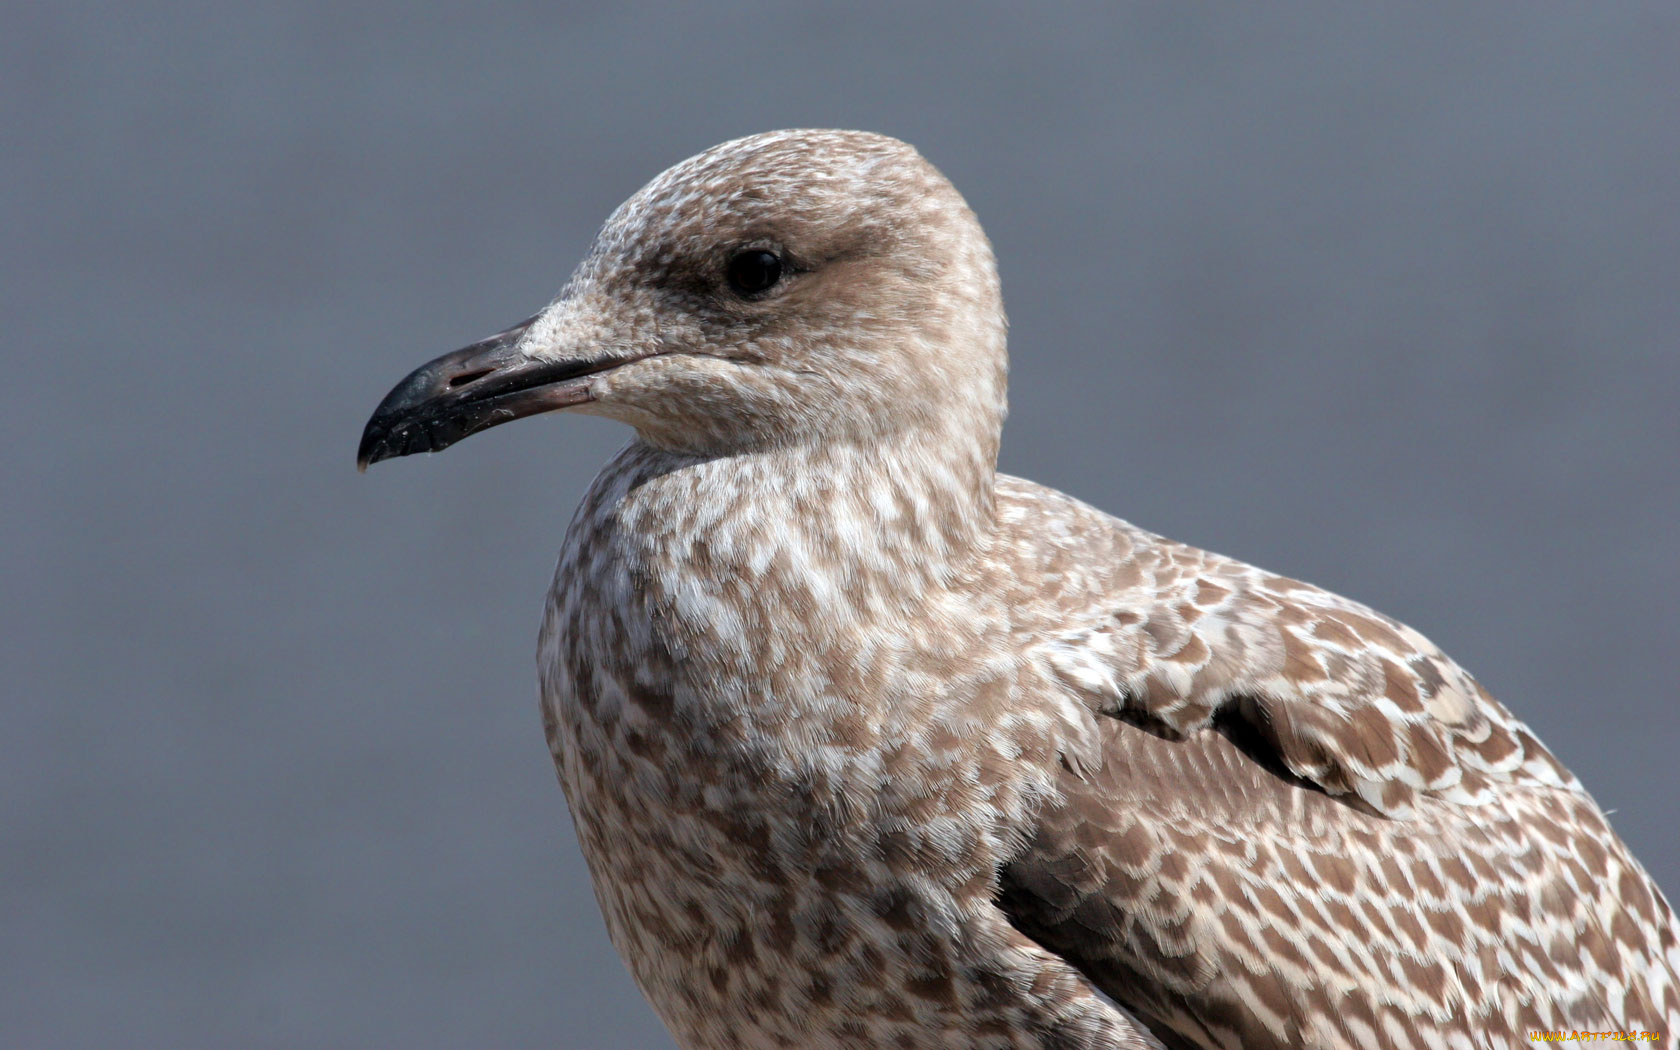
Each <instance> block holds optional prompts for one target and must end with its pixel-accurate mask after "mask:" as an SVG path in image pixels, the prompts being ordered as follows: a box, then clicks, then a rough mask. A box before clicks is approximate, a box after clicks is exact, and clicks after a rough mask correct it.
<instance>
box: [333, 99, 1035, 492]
mask: <svg viewBox="0 0 1680 1050" xmlns="http://www.w3.org/2000/svg"><path fill="white" fill-rule="evenodd" d="M1004 323H1005V322H1004V317H1003V309H1002V302H1001V298H1000V296H999V292H998V281H997V272H996V266H995V263H994V261H993V257H992V252H991V246H990V245H989V244H988V242H987V240H986V237H985V234H984V233H983V232H982V231H981V229H980V225H979V223H978V222H977V221H976V219H975V218H974V215H973V213H972V212H971V211H970V210H969V208H968V206H967V204H966V203H965V202H964V201H963V199H962V197H961V196H960V195H959V194H958V193H957V191H956V189H955V188H954V187H953V186H952V185H951V184H950V182H949V181H947V180H946V179H945V177H944V176H943V175H941V174H940V173H939V172H938V171H937V170H936V169H935V168H934V167H933V166H932V165H931V164H929V163H928V162H927V161H926V160H924V159H923V158H922V157H921V156H920V154H918V153H917V152H916V151H915V150H914V149H913V148H912V147H910V146H908V145H906V144H905V143H903V142H900V141H898V140H896V139H892V138H888V137H886V136H883V135H875V134H867V133H863V132H852V131H782V132H770V133H767V134H762V135H754V136H752V137H749V138H744V139H738V140H736V141H733V142H727V143H724V144H723V145H720V146H717V147H714V148H712V149H710V150H707V151H706V152H704V153H701V154H699V155H698V156H695V157H692V158H690V159H689V160H686V161H683V162H682V163H680V164H678V165H676V166H675V167H673V168H671V169H669V170H667V171H666V172H664V173H663V174H661V175H660V176H659V177H658V178H656V179H654V180H653V181H652V182H651V183H649V184H648V185H647V186H645V187H643V188H642V189H641V190H640V191H639V192H637V193H636V194H635V195H634V196H632V197H631V198H630V199H629V200H628V201H626V202H625V203H624V204H623V205H621V206H620V207H619V208H618V209H617V210H616V211H615V212H614V213H613V214H612V215H611V217H609V218H608V219H607V222H606V224H605V225H604V226H603V227H602V229H601V232H600V233H599V234H598V235H597V236H596V238H595V241H594V243H593V245H592V246H591V249H590V251H589V254H588V255H587V257H585V259H584V260H583V262H582V263H581V264H580V265H579V266H578V268H577V270H576V272H575V273H574V274H573V275H572V278H571V280H570V281H568V282H567V284H566V286H565V288H564V290H563V291H562V292H561V294H560V296H559V297H558V298H557V299H556V300H555V301H554V302H552V303H551V304H550V305H549V306H548V307H547V308H546V309H544V310H543V311H542V312H541V313H538V314H537V315H536V316H534V317H532V318H530V319H529V320H526V321H524V322H522V323H520V324H518V325H515V326H514V327H512V328H509V329H507V330H506V331H504V332H501V333H499V334H497V335H495V336H492V337H491V338H489V339H486V340H483V341H481V342H478V343H474V344H473V345H471V346H468V347H466V348H464V349H461V350H457V351H455V352H453V353H450V354H445V355H443V356H442V357H439V358H437V359H436V360H433V361H431V362H429V363H428V364H425V365H423V366H421V367H420V368H418V369H416V370H415V371H414V372H412V373H411V374H410V375H409V376H408V377H407V378H405V379H404V380H403V381H402V382H401V383H399V384H398V385H397V386H396V387H395V388H394V389H393V390H392V391H391V392H390V394H388V395H387V396H386V397H385V399H384V401H383V402H381V403H380V405H379V407H378V409H377V410H376V411H375V412H374V414H373V417H372V418H371V419H370V420H369V421H368V424H367V427H366V429H365V431H364V433H363V435H362V441H361V446H360V449H359V451H358V453H357V461H358V464H359V466H361V467H363V468H366V467H367V466H368V465H369V464H371V463H375V462H378V461H379V460H382V459H389V458H392V457H395V456H404V455H409V454H412V453H415V452H435V451H439V450H441V449H443V448H446V447H448V446H449V445H452V444H454V443H455V442H457V441H459V440H461V439H462V438H465V437H468V436H470V435H472V434H475V433H477V432H479V431H481V430H485V429H488V428H490V427H493V426H496V425H498V424H501V423H505V422H509V421H511V420H514V419H519V418H522V417H524V416H528V415H533V414H536V413H539V412H548V411H555V410H559V409H569V410H573V411H580V412H589V413H593V414H597V415H603V416H608V417H611V418H614V419H618V420H621V421H623V422H625V423H628V424H630V425H631V426H633V427H635V428H636V430H637V432H638V434H639V435H640V437H641V439H642V440H643V441H645V442H647V443H648V444H650V445H654V446H656V447H660V448H666V449H670V450H673V451H680V452H687V453H694V454H700V455H717V454H730V453H733V452H737V451H744V450H752V449H757V448H765V447H777V446H787V445H797V444H801V443H816V442H822V443H840V442H844V443H853V444H861V445H865V446H868V445H869V444H871V443H874V442H930V441H939V440H950V441H951V442H953V443H959V442H960V443H962V444H964V445H966V446H968V447H969V448H970V449H971V450H972V449H973V448H975V447H976V446H978V447H979V448H981V449H983V450H985V451H984V455H986V456H989V457H992V458H993V459H995V455H996V446H997V436H998V430H999V428H1000V426H1001V423H1002V417H1003V409H1004V371H1005V353H1004Z"/></svg>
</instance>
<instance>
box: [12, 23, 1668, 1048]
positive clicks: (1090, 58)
mask: <svg viewBox="0 0 1680 1050" xmlns="http://www.w3.org/2000/svg"><path fill="white" fill-rule="evenodd" d="M1027 6H1028V5H1011V6H1010V7H985V6H980V7H976V6H973V5H969V4H956V3H953V4H948V5H943V6H940V7H921V6H915V7H914V8H913V9H905V7H906V5H900V4H888V5H865V6H863V7H853V8H851V9H848V10H844V11H842V10H839V9H836V10H831V11H829V12H827V13H814V12H811V11H805V10H797V9H794V8H791V7H789V6H787V5H785V4H764V5H758V6H741V7H731V8H728V9H717V10H713V11H710V12H701V11H698V10H695V9H694V8H692V7H673V8H652V7H646V8H644V7H623V6H613V5H589V6H585V7H579V8H576V9H568V8H567V7H565V6H563V5H556V4H550V3H545V4H538V5H531V6H530V7H529V8H528V9H524V10H520V9H516V8H514V7H497V8H495V9H489V8H483V9H472V10H465V9H463V10H454V11H451V10H446V9H445V8H443V7H440V6H418V5H397V4H393V5H390V6H387V7H369V6H365V5H350V6H348V7H346V6H344V5H342V4H336V3H334V4H325V3H312V4H287V5H284V6H281V5H272V4H240V5H234V4H206V5H204V6H202V7H194V6H189V5H184V4H183V5H178V6H158V5H153V4H144V3H140V4H137V3H122V4H117V3H56V4H53V5H45V4H39V5H31V6H30V7H28V8H26V7H25V6H24V5H21V4H18V5H11V6H9V7H8V8H7V11H6V13H5V15H4V16H3V18H4V24H3V26H0V30H3V31H0V77H3V78H4V85H3V87H4V92H3V94H0V107H3V109H0V128H3V143H0V164H3V166H4V178H3V181H0V223H3V228H0V233H3V237H4V252H3V259H0V265H3V266H4V273H3V274H0V277H3V281H0V295H3V296H4V316H3V338H4V346H5V358H4V372H3V373H0V380H3V381H0V399H3V400H0V439H3V440H4V448H5V454H4V456H3V457H0V459H3V461H0V479H3V484H4V489H3V493H4V495H3V498H0V503H3V508H0V557H3V559H4V586H3V588H0V602H3V603H4V604H3V606H0V657H3V660H4V676H3V681H4V689H5V695H4V704H3V706H0V851H3V852H0V1041H3V1042H4V1044H5V1045H7V1046H29V1047H58V1046H66V1047H96V1046H98V1047H110V1046H136V1047H140V1046H148V1047H150V1046H164V1045H181V1046H201V1047H208V1046H235V1045H237V1046H241V1047H277V1048H278V1047H315V1046H323V1047H326V1046H333V1047H362V1046H390V1047H396V1046H403V1047H422V1048H424V1047H461V1046H469V1045H471V1046H493V1047H523V1046H563V1047H595V1048H613V1047H668V1046H669V1045H670V1043H669V1041H668V1039H667V1037H666V1036H665V1035H664V1033H663V1031H662V1029H661V1028H660V1027H659V1025H658V1022H657V1021H656V1020H655V1018H654V1016H653V1014H652V1012H651V1011H650V1010H649V1009H648V1008H647V1007H646V1006H645V1005H644V1004H643V1003H642V1001H641V1000H640V998H639V996H638V995H637V993H636V991H635V989H634V988H633V987H632V985H631V983H630V981H629V979H628V977H627V975H626V973H625V971H624V969H623V968H622V966H621V964H620V963H619V962H618V961H617V958H616V957H615V956H614V955H613V953H612V949H611V948H610V946H609V945H608V943H607V941H606V939H605V936H604V933H603V929H602V926H601V922H600V919H599V917H598V915H597V913H596V908H595V904H594V901H593V899H592V897H591V894H590V890H589V887H588V882H587V878H586V875H585V872H584V869H583V865H582V862H581V860H580V858H579V856H578V853H577V849H576V847H575V845H574V843H573V840H572V836H571V830H570V824H569V822H568V819H567V817H566V815H565V809H564V803H563V800H562V798H561V794H560V791H559V789H558V787H557V786H556V784H555V782H554V776H553V773H552V771H551V769H550V767H549V761H548V756H547V754H546V751H545V748H544V746H543V743H542V739H541V730H540V728H539V724H538V719H537V714H536V704H535V675H534V671H533V659H532V654H533V649H534V636H535V631H536V626H537V617H538V612H539V608H540V600H541V595H542V592H543V589H544V588H545V586H546V585H547V581H548V576H549V573H550V570H551V566H552V564H553V558H554V553H555V550H556V548H557V546H558V543H559V540H560V535H561V530H562V528H563V527H564V525H565V522H566V520H567V517H568V515H569V514H570V513H571V509H572V507H573V506H574V504H575V503H576V501H577V500H578V498H579V496H580V494H581V493H582V491H583V489H584V487H585V485H586V484H587V483H588V481H589V479H590V477H591V476H592V475H593V473H594V471H595V470H596V469H597V467H598V466H599V465H600V464H601V463H602V462H603V461H604V460H605V459H606V458H607V457H608V456H609V455H610V454H611V452H612V451H613V450H614V449H615V448H616V447H617V446H618V445H620V444H621V443H622V442H623V441H624V440H625V438H626V432H625V431H622V430H621V429H619V428H617V427H615V426H613V425H611V424H608V423H605V422H601V421H596V420H589V419H583V418H565V419H543V420H537V421H532V422H528V423H525V424H522V425H520V426H515V427H507V428H503V429H500V430H497V431H495V432H494V433H491V434H487V435H484V436H482V437H479V438H475V439H474V440H472V441H470V442H468V443H467V444H465V445H463V446H461V447H459V448H457V449H453V450H451V451H450V452H449V453H447V454H446V455H444V456H441V457H436V458H419V459H410V460H403V461H400V462H397V463H393V464H388V465H383V466H381V467H379V468H377V469H376V470H374V471H372V472H371V473H370V474H368V475H367V476H358V475H357V474H356V473H355V471H354V469H353V467H352V462H351V461H352V457H353V452H354V448H355V444H356V438H357V435H358V433H359V430H360V427H361V424H362V422H363V420H364V419H365V418H366V416H367V414H368V412H369V411H370V410H371V409H372V408H373V406H374V404H375V403H376V402H377V401H378V399H379V397H380V396H381V395H382V394H383V393H384V392H385V391H386V389H387V388H388V387H389V386H390V385H391V384H392V383H393V382H394V381H395V380H396V379H398V378H399V377H400V376H401V375H403V373H405V372H406V371H407V370H408V369H409V368H410V367H412V366H414V365H416V364H418V363H420V362H421V361H423V360H425V359H427V358H429V357H431V356H433V355H435V354H437V353H440V352H442V351H444V350H448V349H451V348H453V347H455V346H457V345H460V344H462V343H465V342H468V341H470V340H472V339H474V338H476V337H478V336H481V335H483V334H487V333H489V332H491V331H493V330H495V329H497V328H499V327H501V326H502V325H504V324H506V323H508V322H511V321H513V320H515V319H517V318H520V317H523V316H525V315H526V314H528V313H530V312H532V311H533V310H534V309H535V308H536V307H538V306H540V305H541V304H543V303H544V302H546V301H547V299H548V298H549V297H550V296H551V295H552V293H553V292H554V291H555V290H556V289H557V288H558V287H559V286H560V284H561V282H562V280H563V279H564V278H565V276H566V274H567V272H568V270H569V268H570V267H571V266H572V264H573V263H574V262H575V261H576V259H577V258H578V257H579V256H580V255H581V254H582V252H583V251H584V249H585V247H586V245H587V243H588V240H589V237H590V236H591V234H592V233H593V231H594V228H595V226H596V225H597V224H598V223H599V222H600V220H601V219H602V218H603V217H604V216H605V215H606V214H607V212H608V211H609V210H610V209H611V208H612V207H613V206H614V205H616V204H617V203H618V202H619V201H620V200H621V199H622V198H624V197H625V196H627V195H628V194H629V193H630V192H632V191H633V190H634V189H636V187H637V186H639V185H640V184H641V183H642V182H644V181H646V180H647V179H648V178H650V177H652V176H653V175H654V174H656V173H657V172H658V171H659V170H661V169H662V168H664V167H665V166H667V165H668V164H671V163H674V162H675V161H678V160H680V159H682V158H683V157H685V156H688V155H689V154H691V153H694V152H697V151H698V150H700V149H702V148H704V147H706V146H708V145H711V144H712V143H714V142H717V141H720V140H723V139H725V138H730V137H733V136H737V135H741V134H745V133H750V132H754V131H760V130H765V129H770V128H776V127H784V126H799V125H829V126H842V127H859V128H870V129H875V130H879V131H885V132H889V133H892V134H895V135H898V136H900V137H902V138H905V139H908V140H910V141H912V142H915V143H916V144H918V145H919V146H920V147H921V148H922V150H923V152H924V153H926V154H927V156H929V157H930V158H931V159H932V160H933V161H934V162H935V163H936V164H938V165H940V166H941V167H942V168H943V169H944V171H945V172H946V173H947V174H948V175H950V176H951V178H952V179H953V180H954V181H955V182H956V184H957V185H958V186H959V187H960V188H961V189H962V190H963V191H964V193H966V195H967V196H968V198H969V200H970V202H971V203H972V204H973V205H974V208H975V210H976V211H977V212H978V213H979V214H980V217H981V219H982V220H983V221H984V222H985V224H986V226H987V229H988V230H989V231H990V233H991V235H992V238H993V240H994V242H995V243H996V246H997V250H998V255H999V257H1000V259H1001V264H1002V270H1003V276H1004V282H1005V289H1006V295H1007V300H1008V304H1009V307H1010V313H1011V317H1012V319H1013V331H1012V335H1013V339H1012V345H1013V347H1014V350H1015V353H1014V370H1013V391H1012V392H1013V415H1012V419H1011V422H1010V425H1009V428H1008V430H1007V432H1006V442H1005V451H1004V467H1005V469H1007V470H1010V471H1012V472H1015V473H1019V474H1024V475H1027V476H1029V477H1033V478H1036V479H1038V480H1041V481H1044V482H1047V483H1049V484H1052V485H1055V486H1058V487H1060V488H1063V489H1066V490H1068V491H1071V492H1073V493H1074V494H1076V495H1079V496H1081V497H1083V498H1086V499H1088V500H1091V501H1092V502H1095V503H1096V504H1098V505H1100V506H1102V507H1104V508H1106V509H1109V510H1112V511H1114V512H1116V513H1119V514H1122V515H1124V516H1126V517H1128V518H1130V519H1132V520H1134V521H1136V522H1138V523H1140V524H1143V525H1145V526H1148V527H1150V528H1154V529H1156V530H1158V531H1162V532H1165V533H1167V534H1169V535H1173V536H1175V537H1179V538H1182V539H1186V540H1190V541H1193V542H1196V543H1199V544H1202V545H1204V546H1208V547H1212V548H1214V549H1216V550H1221V551H1224V552H1227V553H1230V554H1234V555H1237V556H1240V557H1243V558H1245V559H1248V560H1250V561H1255V562H1258V563H1259V564H1261V565H1264V566H1266V567H1268V568H1273V569H1276V570H1278V571H1282V572H1287V573H1289V574H1292V575H1296V576H1300V577H1304V578H1306V579H1309V580H1312V581H1314V582H1318V583H1321V584H1324V585H1327V586H1329V587H1331V588H1333V589H1336V590H1339V591H1342V592H1344V593H1347V594H1350V595H1353V596H1355V597H1357V598H1360V599H1363V600H1365V601H1368V602H1370V603H1372V604H1374V605H1376V606H1377V607H1379V608H1381V609H1383V610H1385V611H1387V612H1389V613H1392V614H1394V615H1396V616H1399V617H1401V618H1402V619H1405V620H1407V621H1408V622H1411V623H1412V624H1414V625H1416V626H1418V627H1419V628H1421V629H1423V630H1424V631H1426V632H1427V633H1428V634H1430V635H1431V636H1432V637H1433V638H1434V639H1436V640H1437V641H1438V642H1439V643H1440V644H1442V645H1443V646H1444V647H1445V648H1446V649H1447V650H1448V651H1449V652H1451V653H1453V654H1454V655H1456V656H1457V657H1458V658H1459V659H1460V660H1461V661H1463V662H1464V663H1465V664H1466V665H1468V666H1469V667H1470V668H1471V669H1472V670H1473V671H1474V672H1475V673H1477V674H1478V675H1479V676H1480V677H1481V678H1482V679H1483V680H1484V681H1485V682H1486V683H1487V685H1488V686H1489V688H1490V689H1492V691H1493V692H1494V693H1495V694H1496V695H1498V696H1500V697H1501V698H1503V699H1505V700H1506V702H1507V703H1509V704H1510V705H1511V706H1512V707H1513V708H1515V710H1516V711H1517V712H1518V714H1519V715H1520V716H1522V717H1523V718H1525V719H1527V720H1528V721H1529V722H1530V723H1531V724H1533V725H1534V726H1535V727H1536V728H1537V730H1538V731H1539V733H1540V735H1541V736H1542V737H1543V738H1544V739H1545V740H1547V741H1548V742H1549V743H1550V744H1551V746H1552V747H1553V748H1554V749H1555V750H1556V751H1557V752H1558V753H1559V754H1560V755H1561V756H1562V757H1563V758H1564V760H1565V761H1566V762H1568V763H1569V764H1570V765H1571V766H1572V767H1573V768H1574V769H1575V770H1576V771H1577V772H1579V774H1580V775H1581V776H1582V777H1583V779H1584V780H1585V781H1586V783H1587V784H1588V786H1589V787H1590V788H1591V789H1592V790H1593V791H1594V793H1595V794H1596V795H1597V797H1598V799H1599V800H1600V801H1601V802H1602V803H1603V804H1604V805H1605V806H1606V807H1610V808H1613V809H1615V810H1616V811H1617V815H1616V817H1615V820H1616V825H1617V827H1618V828H1619V829H1620V830H1621V832H1622V834H1623V835H1624V836H1625V837H1626V838H1627V839H1628V840H1629V842H1630V843H1631V844H1632V845H1633V847H1634V849H1635V850H1636V851H1637V852H1638V853H1639V855H1640V856H1641V857H1643V858H1644V860H1645V862H1646V864H1647V865H1648V866H1649V867H1650V868H1651V870H1652V872H1653V873H1654V874H1655V875H1656V877H1657V879H1658V881H1659V882H1660V883H1662V884H1663V886H1664V887H1665V888H1666V890H1667V891H1668V892H1669V893H1670V894H1673V893H1676V892H1680V835H1677V834H1676V832H1675V830H1674V828H1675V824H1676V812H1675V811H1676V803H1675V798H1676V794H1677V791H1680V770H1677V767H1676V753H1677V751H1680V707H1677V705H1676V700H1677V691H1676V686H1675V681H1676V678H1677V677H1680V675H1677V672H1680V667H1677V663H1680V658H1677V656H1676V640H1677V638H1680V601H1677V600H1676V597H1675V595H1676V591H1677V585H1680V579H1677V577H1680V557H1677V555H1676V550H1675V525H1674V522H1675V520H1676V515H1677V511H1680V484H1677V480H1676V469H1675V461H1676V456H1675V454H1676V450H1677V447H1680V411H1677V408H1676V400H1677V397H1680V352H1677V347H1676V333H1677V332H1680V294H1677V292H1680V188H1677V187H1680V180H1677V173H1680V148H1677V146H1680V123H1677V118H1676V100H1677V98H1680V95H1677V88H1680V46H1677V42H1680V9H1677V8H1676V7H1675V6H1674V5H1673V3H1672V2H1667V0H1665V2H1653V3H1648V4H1636V3H1607V4H1569V5H1549V4H1542V3H1534V2H1528V0H1524V2H1521V3H1515V2H1513V3H1506V4H1478V5H1463V4H1459V3H1447V4H1428V3H1413V4H1395V5H1382V6H1378V5H1342V4H1326V5H1323V6H1302V5H1298V4H1291V5H1282V6H1279V5H1270V4H1268V5H1246V6H1244V7H1243V8H1242V9H1238V10H1231V9H1220V8H1218V7H1216V6H1215V5H1208V6H1202V5H1191V4H1184V3H1176V2H1175V3H1160V4H1148V5H1140V4H1124V5H1108V4H1105V5H1101V6H1093V7H1091V8H1078V7H1069V8H1062V9H1058V10H1056V11H1054V12H1051V11H1047V10H1038V11H1034V12H1032V13H1026V12H1025V11H1023V10H1021V9H1024V8H1025V7H1027ZM1232 6H1234V5H1232ZM49 8H50V9H49Z"/></svg>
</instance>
